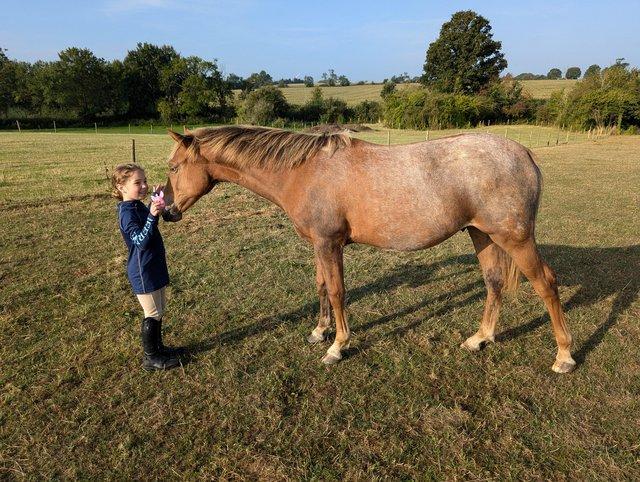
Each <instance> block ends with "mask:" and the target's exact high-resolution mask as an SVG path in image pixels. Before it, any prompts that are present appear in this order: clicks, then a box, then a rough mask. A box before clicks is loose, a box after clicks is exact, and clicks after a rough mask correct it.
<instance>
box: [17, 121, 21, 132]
mask: <svg viewBox="0 0 640 482" xmlns="http://www.w3.org/2000/svg"><path fill="white" fill-rule="evenodd" d="M16 125H17V126H18V132H22V129H20V122H18V121H17V120H16Z"/></svg>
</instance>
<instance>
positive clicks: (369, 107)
mask: <svg viewBox="0 0 640 482" xmlns="http://www.w3.org/2000/svg"><path fill="white" fill-rule="evenodd" d="M381 118H382V105H381V104H380V102H376V101H373V100H363V101H362V102H360V103H359V104H356V105H355V106H354V107H353V117H352V119H353V120H354V121H356V122H367V123H375V122H378V121H379V120H380V119H381Z"/></svg>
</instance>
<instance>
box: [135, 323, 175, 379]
mask: <svg viewBox="0 0 640 482" xmlns="http://www.w3.org/2000/svg"><path fill="white" fill-rule="evenodd" d="M158 333H160V321H159V320H156V319H155V318H145V319H144V320H142V328H141V330H140V336H141V338H142V349H143V350H144V356H143V358H142V368H144V369H145V370H149V371H150V370H169V369H170V368H174V367H177V366H178V365H180V360H178V358H176V357H171V356H167V355H165V354H162V353H161V352H160V349H159V348H158V340H159V338H158Z"/></svg>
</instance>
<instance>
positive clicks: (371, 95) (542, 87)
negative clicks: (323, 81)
mask: <svg viewBox="0 0 640 482" xmlns="http://www.w3.org/2000/svg"><path fill="white" fill-rule="evenodd" d="M520 82H521V83H522V85H523V89H524V91H525V92H527V93H528V94H529V95H531V97H533V98H534V99H548V98H549V97H551V94H552V93H553V92H555V91H557V90H562V89H567V90H569V89H570V88H571V87H573V86H574V84H575V82H576V81H575V80H566V79H560V80H521V81H520ZM416 85H418V84H398V85H397V86H396V88H397V89H406V88H408V87H413V86H416ZM320 88H321V89H322V94H323V95H324V97H325V98H329V97H334V98H336V99H342V100H344V101H345V102H346V103H347V105H350V106H353V105H356V104H359V103H360V102H362V101H364V100H375V101H380V100H381V98H380V92H381V91H382V84H365V85H348V86H346V87H341V86H335V87H320ZM280 90H281V91H282V93H283V94H284V96H285V98H286V99H287V102H289V103H290V104H298V105H300V104H304V103H306V102H308V101H309V100H311V94H312V93H313V88H311V87H305V86H304V85H303V84H291V85H289V86H288V87H285V88H281V89H280ZM235 93H236V96H237V95H238V94H239V93H240V91H239V90H238V91H235Z"/></svg>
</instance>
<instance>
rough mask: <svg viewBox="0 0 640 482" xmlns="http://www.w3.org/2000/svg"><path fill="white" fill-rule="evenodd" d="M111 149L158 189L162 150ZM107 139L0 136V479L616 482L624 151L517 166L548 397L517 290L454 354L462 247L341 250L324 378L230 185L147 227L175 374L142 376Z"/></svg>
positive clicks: (256, 204) (471, 288) (472, 311)
mask: <svg viewBox="0 0 640 482" xmlns="http://www.w3.org/2000/svg"><path fill="white" fill-rule="evenodd" d="M492 129H495V132H497V133H499V134H501V135H502V132H501V131H504V130H507V129H509V128H505V127H504V126H496V127H494V128H492ZM524 132H526V131H523V132H522V133H521V137H526V134H525V133H524ZM514 133H515V131H514ZM391 134H392V138H391V142H392V143H396V142H408V141H413V140H420V139H421V138H423V137H424V136H425V133H424V132H410V131H409V132H399V131H392V132H391ZM433 134H434V135H435V133H433ZM440 134H441V133H438V135H440ZM527 134H528V132H527ZM536 134H537V132H534V133H532V134H531V138H533V139H535V138H536ZM360 136H361V137H366V138H369V139H371V140H375V141H378V142H386V132H373V133H369V134H360ZM545 136H547V137H548V132H547V131H541V132H540V135H539V137H540V138H542V139H544V138H545ZM134 137H135V139H136V145H137V148H138V160H139V161H140V162H141V163H142V164H143V165H144V166H146V167H147V175H148V177H149V180H150V181H151V182H161V181H164V179H165V169H166V168H165V160H166V156H167V155H168V152H169V150H170V147H171V141H170V139H169V138H168V137H167V136H157V135H153V136H152V135H137V134H136V135H135V136H134ZM130 139H131V136H130V135H128V134H124V135H120V134H108V135H107V134H104V135H103V134H98V135H95V134H77V133H71V134H60V133H58V134H46V133H40V134H38V133H22V134H17V133H16V134H13V133H0V208H1V209H2V216H1V217H0V229H1V232H2V248H1V249H0V280H1V282H2V290H1V291H0V357H1V358H0V360H2V369H1V370H0V387H1V392H0V478H3V479H20V478H29V479H52V478H53V479H63V478H81V479H105V478H108V479H156V478H159V479H170V478H189V479H195V478H206V479H210V478H224V479H258V478H260V479H300V478H304V479H320V480H325V479H367V480H368V479H372V478H394V479H415V478H417V479H423V480H429V479H439V480H440V479H448V480H457V479H508V480H510V479H524V480H531V479H535V480H539V479H545V480H550V479H552V480H568V479H569V480H616V479H617V480H620V479H627V480H634V479H635V480H638V479H639V478H640V418H639V417H638V413H640V401H639V397H638V393H640V354H639V352H638V339H639V338H640V324H639V323H638V321H639V319H640V301H639V299H638V294H639V292H640V278H639V277H638V273H639V272H640V244H639V240H638V233H639V232H640V216H638V203H639V201H640V198H639V197H638V186H639V185H640V138H639V137H638V136H622V137H610V138H604V139H599V140H597V141H591V140H587V139H586V138H582V137H580V138H575V139H573V140H572V141H571V142H569V144H567V145H562V144H561V145H559V146H555V145H554V144H553V143H551V144H552V147H540V148H536V149H535V153H536V155H537V157H538V159H539V164H540V166H541V169H542V171H543V173H544V176H545V183H544V194H543V200H542V205H541V208H540V212H539V218H538V219H539V220H538V227H537V237H538V241H539V243H540V245H541V250H542V252H543V254H544V256H545V257H546V259H547V260H548V261H549V263H550V264H551V265H552V266H553V267H554V268H555V269H556V271H557V272H558V275H559V280H560V294H561V298H562V300H563V302H564V305H565V309H566V312H567V316H568V320H569V323H570V327H571V329H572V331H573V334H574V339H575V348H574V357H575V358H576V360H577V361H578V363H579V366H578V368H577V370H576V371H575V372H574V373H572V374H570V375H565V376H557V375H556V374H554V373H553V372H551V370H550V366H551V364H552V362H553V358H554V356H555V342H554V340H553V336H552V334H551V329H550V326H549V325H550V323H549V319H548V316H547V315H546V314H545V311H544V308H543V305H542V302H541V301H540V300H539V299H538V298H537V297H536V296H535V294H534V293H533V291H532V289H531V287H530V285H529V284H528V283H526V282H525V283H523V285H522V287H521V289H520V292H519V294H518V296H517V297H515V298H513V299H511V300H507V301H506V302H505V304H504V307H503V310H502V314H501V320H500V323H499V327H498V331H499V333H500V335H499V337H498V340H497V341H498V342H497V343H496V344H494V345H491V346H488V347H487V348H486V349H484V350H483V351H481V352H479V353H475V354H471V353H468V352H465V351H463V350H461V349H459V348H458V346H459V344H460V343H461V342H462V341H463V340H464V339H465V337H466V336H468V335H470V334H472V333H473V332H475V330H476V329H477V325H478V321H479V319H480V317H481V314H482V307H483V297H484V288H483V282H482V276H481V273H480V270H479V267H478V264H477V261H476V259H475V256H474V255H473V254H472V253H473V249H472V246H471V242H470V240H469V239H468V236H467V235H466V234H465V233H459V234H457V235H455V236H454V237H453V238H451V239H450V240H448V241H446V242H445V243H443V244H441V245H439V246H437V247H434V248H432V249H430V250H426V251H420V252H413V253H399V252H388V251H381V250H377V249H374V248H370V247H366V246H351V247H349V248H348V249H347V250H346V257H345V278H346V284H347V290H348V291H347V298H348V303H349V313H350V324H351V328H352V331H353V342H352V348H351V350H350V352H349V354H348V357H347V358H346V359H345V360H344V361H343V362H341V363H340V364H338V365H336V366H333V367H329V368H325V367H324V366H322V365H321V363H320V359H321V357H322V355H323V354H324V352H325V350H326V348H327V346H328V345H324V346H309V345H307V344H306V342H305V338H306V335H307V334H308V333H309V332H310V330H311V329H312V328H313V326H315V318H316V316H317V305H318V303H317V299H316V295H315V286H314V281H313V280H314V274H313V260H312V250H311V248H310V247H309V246H308V245H306V244H305V243H304V242H303V241H302V240H300V239H299V238H298V237H297V236H296V235H295V233H294V231H293V229H292V227H291V224H290V223H289V221H288V220H287V219H286V217H285V216H284V215H283V214H282V213H281V212H280V211H279V209H278V208H276V207H275V206H274V205H272V204H269V203H268V202H266V201H264V200H262V199H261V198H258V197H257V196H255V195H253V194H251V193H249V192H248V191H245V190H242V189H241V188H239V187H237V186H234V185H221V186H219V187H217V188H216V189H215V190H214V191H213V192H212V193H211V194H210V195H208V196H206V197H205V198H203V199H202V200H201V201H199V202H198V203H197V204H196V205H195V206H194V207H193V208H192V210H191V211H190V212H188V213H187V214H186V215H185V218H184V219H183V221H181V222H180V223H176V224H163V225H162V226H161V229H162V232H163V236H164V239H165V245H166V247H167V252H168V260H169V268H170V272H171V276H172V287H171V288H170V293H169V295H170V300H169V311H168V314H167V317H166V325H167V339H168V340H167V341H168V342H169V343H171V344H176V343H182V344H185V345H187V346H188V347H189V348H190V350H191V352H192V355H193V358H192V360H191V362H190V363H188V364H186V365H185V366H184V367H183V368H182V369H177V370H174V371H170V372H166V373H146V372H144V371H143V370H142V369H141V368H140V350H139V341H138V330H139V319H140V309H139V307H138V305H137V302H136V301H135V299H134V297H133V295H132V294H131V293H130V290H129V287H128V282H127V280H126V277H125V274H124V262H125V259H126V251H125V248H124V243H123V241H122V238H121V236H120V233H119V231H118V227H117V223H116V215H115V209H114V206H115V203H114V201H113V200H112V199H110V198H109V197H108V195H107V191H108V188H107V183H106V180H105V166H107V167H113V166H114V165H115V164H116V163H118V162H123V161H128V160H129V156H130V142H131V141H130ZM543 145H544V144H543ZM425 215H428V213H425Z"/></svg>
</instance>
